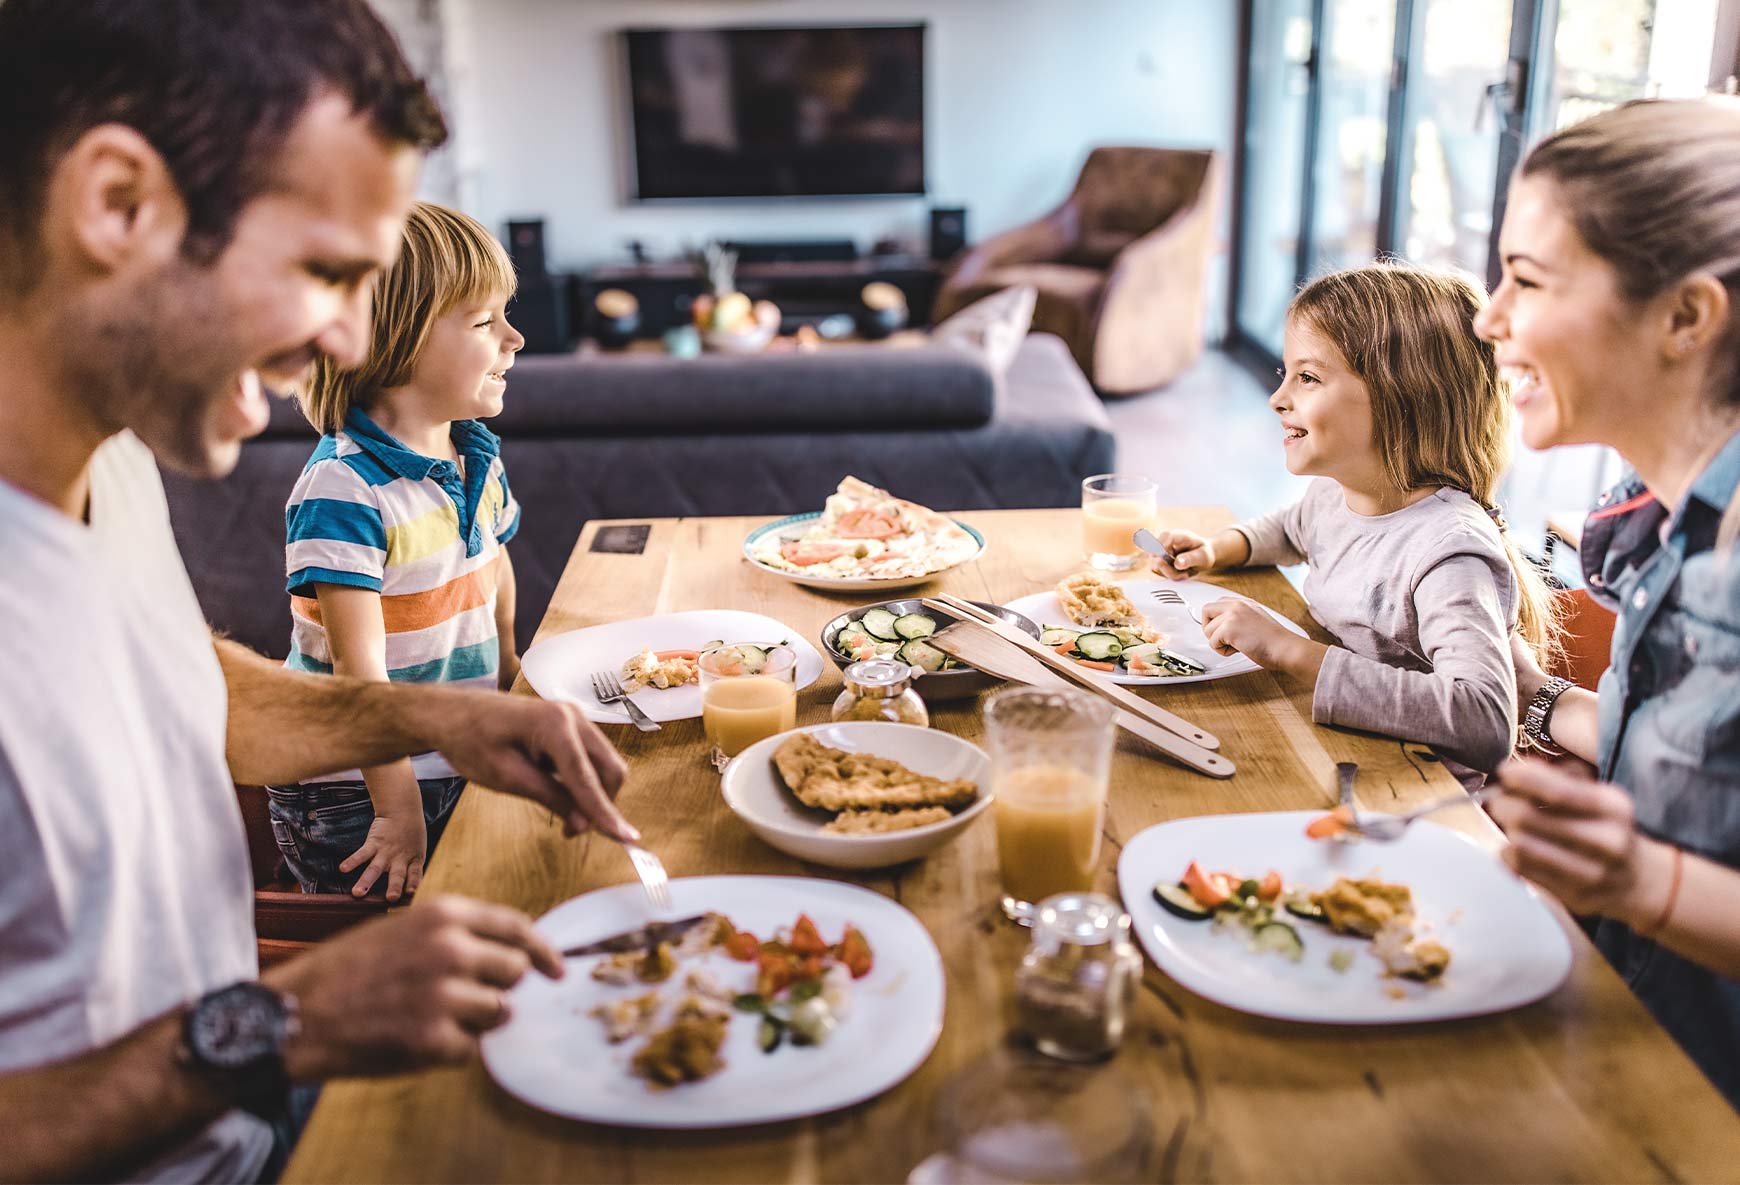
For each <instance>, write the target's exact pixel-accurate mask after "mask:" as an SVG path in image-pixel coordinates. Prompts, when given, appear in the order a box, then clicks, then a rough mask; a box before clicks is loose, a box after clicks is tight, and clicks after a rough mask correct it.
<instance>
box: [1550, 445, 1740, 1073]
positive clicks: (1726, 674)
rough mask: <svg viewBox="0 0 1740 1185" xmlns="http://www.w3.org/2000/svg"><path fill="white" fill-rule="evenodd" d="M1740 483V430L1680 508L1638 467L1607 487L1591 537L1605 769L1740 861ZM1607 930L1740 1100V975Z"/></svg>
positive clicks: (1613, 925) (1666, 835) (1643, 984)
mask: <svg viewBox="0 0 1740 1185" xmlns="http://www.w3.org/2000/svg"><path fill="white" fill-rule="evenodd" d="M1736 484H1740V434H1736V435H1735V436H1733V437H1731V438H1730V439H1729V441H1728V443H1727V444H1726V445H1724V446H1723V448H1722V450H1721V451H1720V452H1719V453H1717V454H1716V457H1715V459H1714V460H1712V461H1711V462H1710V464H1709V465H1708V466H1707V467H1706V468H1705V469H1704V471H1703V472H1702V473H1700V474H1699V475H1698V477H1697V478H1696V479H1695V480H1694V481H1693V483H1692V486H1691V488H1690V490H1689V491H1688V492H1687V495H1686V497H1685V498H1684V499H1682V500H1681V503H1680V505H1679V506H1678V507H1677V508H1676V509H1675V510H1674V512H1673V513H1672V514H1669V513H1668V511H1667V509H1666V508H1665V507H1664V506H1663V505H1662V504H1661V503H1660V502H1658V501H1656V500H1655V498H1654V496H1653V495H1651V494H1650V493H1649V491H1648V490H1647V489H1646V488H1645V487H1644V485H1643V483H1642V482H1641V481H1639V480H1638V479H1637V478H1636V476H1635V475H1630V476H1628V477H1627V478H1626V479H1625V480H1624V481H1622V482H1621V483H1620V484H1619V485H1618V486H1617V487H1616V488H1615V489H1613V490H1611V491H1609V492H1608V493H1606V494H1604V495H1602V498H1601V505H1600V506H1598V508H1597V509H1596V510H1595V512H1594V513H1593V514H1591V515H1590V517H1589V520H1588V522H1587V524H1586V525H1585V527H1584V532H1583V544H1582V560H1583V572H1584V577H1585V579H1586V580H1587V581H1588V583H1589V590H1590V592H1591V594H1593V595H1594V596H1596V597H1597V598H1599V599H1601V600H1602V601H1603V602H1604V603H1606V604H1607V605H1608V606H1609V607H1611V608H1614V609H1615V610H1616V611H1617V613H1618V621H1617V623H1616V624H1615V627H1614V631H1613V657H1612V663H1611V665H1610V666H1609V667H1608V669H1607V673H1606V674H1604V675H1603V676H1602V677H1601V686H1600V695H1601V700H1600V724H1601V730H1600V750H1599V760H1598V763H1597V764H1598V766H1599V769H1600V774H1601V777H1602V778H1603V779H1605V780H1607V781H1611V782H1615V783H1617V784H1618V785H1620V786H1623V787H1624V788H1625V789H1626V790H1628V791H1630V793H1631V796H1632V798H1633V799H1634V800H1635V801H1636V804H1637V823H1638V827H1639V828H1640V829H1641V830H1642V831H1644V832H1645V833H1647V834H1649V835H1651V836H1654V837H1655V838H1657V839H1660V840H1663V841H1665V842H1667V843H1670V844H1673V845H1675V846H1676V847H1680V848H1684V849H1685V850H1686V851H1688V852H1694V853H1697V854H1699V855H1702V856H1707V857H1709V858H1710V859H1712V860H1715V861H1718V862H1720V863H1722V864H1726V865H1728V866H1730V867H1740V548H1736V549H1734V551H1733V552H1731V553H1728V552H1722V551H1718V549H1717V547H1716V535H1717V529H1718V527H1719V525H1720V522H1721V518H1722V513H1723V511H1724V510H1725V509H1726V508H1727V505H1728V502H1729V500H1730V499H1731V498H1732V497H1733V496H1734V492H1735V486H1736ZM1735 924H1736V925H1737V926H1740V915H1737V916H1736V919H1735ZM1595 941H1596V945H1598V946H1599V947H1601V949H1602V951H1603V952H1604V953H1605V954H1606V955H1607V956H1608V958H1609V959H1611V960H1612V961H1613V963H1614V965H1615V966H1616V967H1617V968H1618V969H1619V971H1620V973H1621V974H1623V975H1624V976H1625V978H1626V980H1627V982H1629V983H1630V984H1631V986H1632V989H1633V990H1634V991H1635V992H1636V993H1637V994H1638V996H1639V997H1640V998H1641V999H1642V1000H1643V1002H1644V1003H1645V1004H1646V1005H1647V1006H1648V1007H1649V1009H1650V1011H1651V1012H1652V1013H1653V1014H1654V1015H1655V1017H1656V1019H1657V1020H1659V1021H1660V1022H1661V1023H1662V1025H1663V1027H1665V1028H1666V1029H1667V1030H1668V1031H1669V1032H1670V1033H1672V1034H1673V1035H1674V1036H1675V1037H1676V1038H1677V1039H1678V1040H1679V1042H1680V1044H1681V1045H1683V1046H1685V1048H1686V1050H1687V1052H1689V1053H1690V1054H1691V1055H1692V1057H1693V1058H1694V1059H1695V1060H1696V1061H1697V1062H1698V1064H1699V1065H1700V1066H1701V1067H1702V1068H1703V1070H1704V1072H1705V1073H1706V1074H1708V1075H1709V1076H1710V1077H1711V1079H1712V1080H1713V1081H1715V1083H1716V1085H1717V1086H1719V1087H1720V1088H1721V1089H1722V1091H1723V1092H1724V1093H1725V1094H1726V1095H1727V1096H1728V1098H1729V1099H1730V1101H1734V1102H1736V1103H1737V1104H1740V984H1736V983H1735V982H1734V981H1732V980H1727V979H1724V978H1722V977H1721V976H1719V975H1717V974H1715V973H1714V972H1711V971H1708V970H1705V969H1704V968H1702V967H1699V966H1698V965H1696V964H1694V963H1691V962H1689V961H1687V960H1685V959H1682V958H1680V957H1679V956H1677V955H1675V954H1673V953H1672V952H1670V951H1667V950H1664V949H1661V948H1659V947H1657V946H1656V945H1655V944H1654V943H1652V942H1650V941H1648V940H1647V939H1644V938H1641V937H1639V936H1638V935H1636V934H1634V933H1632V932H1631V931H1630V930H1629V929H1627V928H1626V927H1625V926H1623V925H1620V924H1619V923H1617V922H1613V921H1611V920H1607V919H1603V920H1601V921H1600V922H1599V923H1597V925H1596V927H1595Z"/></svg>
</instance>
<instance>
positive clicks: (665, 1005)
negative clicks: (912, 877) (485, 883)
mask: <svg viewBox="0 0 1740 1185" xmlns="http://www.w3.org/2000/svg"><path fill="white" fill-rule="evenodd" d="M670 889H671V898H672V903H673V905H674V907H675V916H677V917H679V918H681V917H692V916H694V915H706V916H708V918H709V921H710V922H715V921H717V920H719V919H723V920H724V922H725V925H724V926H723V927H721V929H722V930H723V933H719V932H714V933H711V934H707V933H703V932H702V931H700V930H695V931H691V932H689V933H688V934H685V936H684V939H683V940H682V941H680V942H676V943H672V944H671V945H670V947H669V949H666V948H665V947H663V946H661V947H657V948H655V949H654V950H653V951H649V952H641V951H633V952H627V953H623V954H606V955H591V956H587V957H584V958H574V959H570V960H569V961H568V963H567V966H566V970H567V974H566V975H565V976H564V977H563V978H562V979H560V980H549V979H545V978H544V977H543V976H541V975H537V974H530V975H527V976H525V977H524V978H523V979H521V980H520V982H519V984H518V985H517V986H516V987H515V988H514V990H513V992H512V994H511V995H510V997H509V1001H510V1005H511V1008H512V1014H511V1018H510V1019H509V1021H508V1022H507V1024H505V1025H503V1026H502V1027H501V1028H500V1029H497V1030H495V1031H493V1032H491V1033H489V1034H487V1035H486V1036H485V1037H484V1038H483V1062H484V1065H485V1067H486V1068H487V1069H488V1070H489V1073H490V1076H491V1077H493V1078H494V1079H495V1080H496V1081H497V1082H498V1083H500V1084H501V1086H502V1087H503V1088H504V1089H505V1090H507V1092H508V1093H509V1094H512V1095H514V1096H515V1097H516V1098H518V1099H520V1100H522V1101H523V1102H526V1103H529V1104H530V1105H532V1106H534V1107H539V1108H541V1109H543V1110H545V1111H549V1112H552V1113H554V1114H557V1115H563V1116H567V1117H569V1118H573V1119H583V1120H588V1121H590V1122H593V1123H606V1124H615V1125H619V1126H623V1127H642V1128H695V1129H699V1128H721V1127H723V1128H730V1127H740V1126H743V1125H746V1124H754V1123H773V1122H777V1121H781V1120H788V1119H797V1118H799V1117H801V1116H805V1115H818V1114H821V1113H823V1112H827V1111H833V1110H837V1109H839V1108H841V1107H848V1106H851V1105H852V1104H854V1103H858V1102H861V1101H863V1100H865V1099H868V1098H872V1097H874V1096H876V1095H878V1094H881V1093H882V1092H883V1091H885V1090H887V1089H889V1088H890V1087H892V1086H894V1085H896V1084H898V1083H899V1082H901V1081H902V1080H903V1079H905V1078H906V1076H907V1075H909V1074H911V1073H912V1072H913V1071H914V1070H916V1069H917V1068H918V1067H919V1066H921V1065H923V1064H924V1061H925V1059H926V1058H927V1057H929V1056H930V1051H931V1049H932V1048H934V1047H935V1045H936V1041H937V1038H938V1037H939V1036H940V1035H941V1033H942V1023H943V1005H944V993H945V976H944V973H943V965H942V956H941V955H940V954H939V953H938V951H937V948H936V944H935V943H934V942H933V941H931V937H930V935H929V933H928V932H927V931H926V930H925V928H924V925H923V924H922V923H921V922H920V921H919V920H918V919H917V918H916V917H914V916H913V915H912V914H911V913H910V912H909V911H907V910H906V909H905V908H903V907H902V906H901V905H900V904H899V903H897V902H895V901H892V900H890V899H888V898H887V897H884V896H882V895H881V894H879V893H874V892H871V891H870V890H868V889H863V888H860V887H858V886H856V885H849V884H843V883H841V882H838V881H827V880H818V879H815V878H813V877H775V876H704V877H683V878H678V879H676V880H673V881H671V884H670ZM646 923H647V916H646V901H645V896H644V894H643V892H642V890H641V888H640V886H639V885H638V884H625V885H615V886H613V887H611V888H608V889H600V890H597V891H595V892H591V893H586V894H584V895H582V896H579V897H576V898H574V899H573V900H570V901H567V902H565V903H563V904H561V905H559V906H557V907H556V908H555V909H553V910H551V911H550V912H549V913H547V914H545V915H544V916H543V917H542V918H540V919H538V923H537V925H538V929H539V931H540V932H542V933H543V934H544V936H545V937H546V938H548V939H549V940H550V941H551V942H552V943H553V944H554V945H555V946H556V947H557V948H558V949H570V948H574V947H578V946H582V945H584V944H587V943H591V942H595V941H597V940H599V939H602V938H605V937H608V936H611V935H616V934H621V933H623V932H625V931H632V930H634V929H636V928H637V927H642V926H645V925H646ZM696 937H699V938H702V939H704V941H701V942H698V943H697V942H691V941H689V940H690V939H693V938H696ZM617 964H621V967H620V970H621V971H622V972H623V974H615V972H617V971H618V970H619V968H618V966H617ZM649 997H650V1002H649ZM643 1004H648V1005H649V1006H647V1007H644V1008H643V1007H642V1005H643ZM685 1026H686V1027H685ZM613 1038H614V1039H613ZM697 1047H700V1048H697Z"/></svg>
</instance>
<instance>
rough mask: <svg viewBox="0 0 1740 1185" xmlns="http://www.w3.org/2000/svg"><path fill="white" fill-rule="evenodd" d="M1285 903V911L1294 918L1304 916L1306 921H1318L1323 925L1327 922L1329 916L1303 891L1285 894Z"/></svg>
mask: <svg viewBox="0 0 1740 1185" xmlns="http://www.w3.org/2000/svg"><path fill="white" fill-rule="evenodd" d="M1286 905H1287V912H1288V913H1290V914H1292V915H1293V916H1294V917H1296V918H1304V919H1305V920H1306V921H1308V922H1320V923H1322V924H1324V925H1328V924H1329V918H1328V916H1327V915H1326V914H1324V912H1323V907H1322V906H1321V905H1318V904H1317V903H1316V902H1315V901H1313V900H1311V898H1310V897H1309V896H1307V895H1306V894H1304V893H1297V892H1295V893H1289V894H1287V901H1286Z"/></svg>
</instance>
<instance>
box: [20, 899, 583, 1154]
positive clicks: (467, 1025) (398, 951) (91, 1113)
mask: <svg viewBox="0 0 1740 1185" xmlns="http://www.w3.org/2000/svg"><path fill="white" fill-rule="evenodd" d="M531 969H536V970H537V971H538V972H540V973H541V974H543V975H547V976H549V977H551V978H557V979H559V978H561V976H562V973H563V967H562V960H561V957H560V956H559V955H557V954H556V952H555V951H554V950H552V949H551V947H550V945H549V944H548V943H547V942H545V941H544V940H543V939H542V938H541V937H539V935H538V934H537V932H536V931H535V930H534V929H533V927H532V922H531V919H529V918H527V917H526V916H525V915H524V914H521V913H519V912H517V911H515V910H512V909H508V908H507V907H505V906H501V905H492V904H488V903H485V902H482V901H470V900H467V899H465V898H462V897H442V898H438V899H434V900H431V901H428V902H421V901H420V902H418V903H417V905H416V906H414V907H412V908H411V909H407V910H404V911H402V912H399V913H394V914H391V915H389V916H387V917H384V918H378V919H376V920H374V921H370V922H365V923H364V924H362V925H360V926H356V927H353V928H352V929H350V930H347V931H345V932H344V933H343V934H340V935H338V936H337V937H335V938H331V939H328V940H327V941H325V942H323V943H321V944H320V945H319V946H317V947H315V948H314V949H313V950H311V951H309V952H308V953H307V954H305V955H301V956H298V957H297V958H295V959H291V960H289V961H288V962H285V963H283V964H281V965H279V966H277V967H274V968H273V969H272V970H270V971H268V972H267V973H266V974H265V975H263V976H261V981H262V982H263V983H265V984H266V985H267V986H268V987H270V988H272V989H273V990H274V991H278V992H284V993H287V994H289V995H291V996H293V997H295V999H296V1002H297V1008H298V1012H299V1014H300V1017H301V1021H302V1031H301V1033H300V1034H299V1035H298V1036H296V1037H294V1038H293V1039H292V1040H291V1041H290V1043H289V1044H288V1045H286V1046H285V1047H284V1050H283V1053H284V1067H285V1070H286V1071H287V1072H288V1074H289V1076H290V1078H291V1079H292V1080H294V1081H297V1082H315V1081H320V1080H323V1079H326V1078H332V1077H338V1076H340V1075H349V1074H393V1073H399V1072H402V1071H404V1070H409V1069H416V1068H419V1067H422V1066H427V1065H436V1064H441V1063H446V1062H457V1061H463V1060H465V1059H467V1058H469V1057H471V1056H472V1055H473V1054H474V1053H475V1052H476V1049H477V1037H478V1035H479V1034H481V1033H484V1032H487V1031H488V1030H490V1029H492V1028H494V1027H496V1026H497V1025H499V1024H502V1023H503V1022H504V1021H506V1020H507V1018H508V1015H509V1014H508V1007H507V997H506V994H505V993H506V991H507V989H509V988H511V987H513V985H514V984H515V983H517V982H519V979H520V977H521V976H522V975H524V974H525V973H526V972H527V971H528V970H531ZM188 1003H189V1004H192V1003H193V1002H192V1001H188ZM181 1014H182V1010H181V1009H176V1010H175V1011H173V1012H171V1013H169V1014H167V1015H165V1016H160V1017H158V1018H157V1019H155V1020H152V1021H148V1022H147V1023H145V1024H144V1025H142V1026H140V1027H139V1028H137V1029H135V1030H134V1031H133V1032H131V1033H129V1034H128V1035H126V1036H125V1037H122V1038H121V1039H120V1040H119V1041H116V1042H115V1043H114V1044H112V1045H108V1046H105V1047H103V1048H101V1049H95V1050H92V1051H91V1052H89V1053H86V1054H82V1055H80V1056H79V1057H76V1058H72V1059H70V1060H68V1061H64V1062H59V1063H56V1064H54V1065H49V1066H42V1067H40V1068H36V1069H30V1070H19V1071H15V1072H12V1073H8V1074H0V1115H3V1116H5V1128H4V1130H5V1137H4V1138H0V1181H49V1180H53V1181H98V1180H113V1179H115V1178H117V1177H122V1176H125V1175H127V1174H129V1173H131V1172H133V1171H135V1170H137V1169H138V1168H140V1167H142V1166H143V1165H145V1164H148V1163H149V1162H150V1161H151V1160H153V1159H154V1158H156V1157H158V1156H160V1155H162V1154H163V1153H165V1152H167V1151H169V1150H170V1149H173V1148H175V1147H177V1146H179V1145H181V1144H183V1143H185V1142H186V1141H187V1140H189V1139H191V1138H192V1137H193V1136H194V1135H195V1134H196V1133H198V1132H199V1131H200V1130H201V1129H202V1128H204V1127H205V1126H206V1125H207V1124H209V1123H210V1122H211V1121H212V1120H214V1119H216V1118H217V1117H218V1116H219V1115H222V1114H223V1113H224V1112H226V1111H229V1110H230V1109H231V1108H233V1107H234V1106H235V1102H234V1100H233V1099H229V1098H226V1097H225V1096H224V1094H223V1092H222V1091H220V1090H219V1089H218V1088H217V1087H216V1086H215V1085H213V1084H211V1083H208V1082H207V1081H206V1080H205V1079H204V1078H203V1077H202V1076H201V1075H200V1073H199V1072H198V1071H197V1070H195V1069H193V1068H191V1067H188V1066H184V1065H182V1064H181V1062H180V1061H179V1059H178V1058H177V1056H176V1050H177V1046H178V1045H179V1044H180V1039H181Z"/></svg>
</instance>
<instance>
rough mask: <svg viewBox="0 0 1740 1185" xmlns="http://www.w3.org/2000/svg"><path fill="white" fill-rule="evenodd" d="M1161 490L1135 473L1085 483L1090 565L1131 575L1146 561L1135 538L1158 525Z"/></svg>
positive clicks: (1086, 548)
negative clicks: (1155, 521)
mask: <svg viewBox="0 0 1740 1185" xmlns="http://www.w3.org/2000/svg"><path fill="white" fill-rule="evenodd" d="M1159 489H1160V487H1158V486H1157V485H1155V484H1154V483H1153V482H1151V481H1149V480H1148V479H1147V478H1145V477H1141V476H1138V475H1136V474H1134V473H1101V474H1099V475H1098V476H1096V477H1090V478H1087V479H1086V480H1084V481H1083V482H1082V483H1081V537H1082V550H1083V551H1085V552H1087V559H1088V563H1089V564H1091V565H1092V566H1093V567H1095V568H1100V569H1102V570H1104V571H1107V572H1127V571H1129V570H1130V569H1131V568H1134V567H1135V566H1136V564H1137V563H1138V562H1139V561H1140V560H1141V558H1142V549H1141V548H1139V547H1137V546H1136V541H1135V534H1136V532H1137V531H1138V530H1140V529H1141V528H1143V527H1152V526H1153V525H1154V509H1155V504H1156V503H1155V499H1156V497H1157V496H1158V493H1159Z"/></svg>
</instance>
